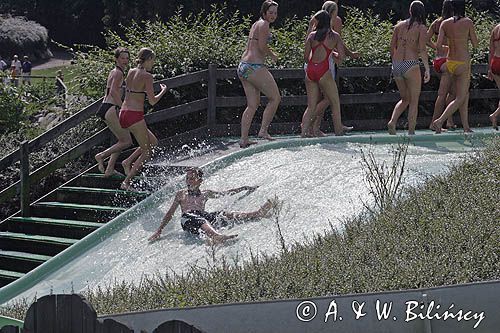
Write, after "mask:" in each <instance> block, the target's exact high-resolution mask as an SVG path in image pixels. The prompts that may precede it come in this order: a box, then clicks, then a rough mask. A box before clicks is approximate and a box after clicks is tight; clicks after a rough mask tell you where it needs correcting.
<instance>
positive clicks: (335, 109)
mask: <svg viewBox="0 0 500 333" xmlns="http://www.w3.org/2000/svg"><path fill="white" fill-rule="evenodd" d="M318 83H319V86H320V88H321V91H323V94H324V95H325V96H326V98H328V101H329V102H330V106H331V108H332V119H333V131H334V132H335V135H344V129H343V125H342V115H341V113H340V99H339V91H338V89H337V84H336V83H335V81H334V80H333V77H332V73H331V72H330V71H328V72H326V73H325V74H324V75H323V76H322V77H321V79H320V80H319V82H318Z"/></svg>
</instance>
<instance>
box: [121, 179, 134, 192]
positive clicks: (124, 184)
mask: <svg viewBox="0 0 500 333" xmlns="http://www.w3.org/2000/svg"><path fill="white" fill-rule="evenodd" d="M120 189H121V190H124V191H130V192H136V189H134V188H133V187H132V185H130V181H128V180H126V179H125V180H124V181H122V183H121V184H120Z"/></svg>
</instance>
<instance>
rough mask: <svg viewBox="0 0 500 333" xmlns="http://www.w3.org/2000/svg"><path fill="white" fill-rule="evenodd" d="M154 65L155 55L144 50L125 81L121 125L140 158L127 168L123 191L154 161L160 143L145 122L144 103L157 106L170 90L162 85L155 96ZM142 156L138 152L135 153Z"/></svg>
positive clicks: (122, 185) (147, 49) (149, 50)
mask: <svg viewBox="0 0 500 333" xmlns="http://www.w3.org/2000/svg"><path fill="white" fill-rule="evenodd" d="M154 61H155V54H154V52H153V51H152V50H151V49H149V48H142V49H141V50H140V51H139V54H138V55H137V60H136V63H137V67H136V68H134V69H131V70H130V71H129V72H128V75H127V78H126V79H125V84H126V89H125V100H124V101H123V104H122V108H121V110H120V125H121V126H122V127H123V128H127V129H128V130H129V131H130V132H131V133H132V134H133V135H134V137H135V139H136V140H137V143H138V144H139V147H140V155H139V154H138V153H137V154H136V155H139V156H138V157H137V159H136V160H135V161H134V162H133V163H132V164H131V165H129V166H128V167H126V165H124V168H125V174H126V175H127V177H126V178H125V180H124V181H123V183H122V184H121V188H122V189H124V190H129V189H130V181H131V180H132V178H133V177H134V176H135V175H136V174H137V172H139V170H140V169H141V168H142V166H143V164H144V163H145V162H146V161H147V160H149V158H150V157H151V150H152V148H153V146H155V145H157V144H158V139H156V137H155V135H154V134H153V133H152V132H151V131H150V130H149V129H148V127H147V126H146V122H145V121H144V99H145V98H146V96H147V97H148V101H149V104H151V105H155V104H156V103H158V101H159V100H160V98H161V97H162V96H163V95H164V94H165V93H166V92H167V86H166V85H164V84H160V89H161V91H160V93H159V94H158V95H156V96H155V94H154V90H153V75H151V73H149V71H151V68H153V64H154ZM136 152H139V150H136Z"/></svg>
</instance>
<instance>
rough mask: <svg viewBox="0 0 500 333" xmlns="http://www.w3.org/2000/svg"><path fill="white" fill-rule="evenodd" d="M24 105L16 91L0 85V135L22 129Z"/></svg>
mask: <svg viewBox="0 0 500 333" xmlns="http://www.w3.org/2000/svg"><path fill="white" fill-rule="evenodd" d="M25 105H26V103H25V102H24V101H23V99H22V93H21V92H20V91H19V90H18V89H16V88H15V87H13V86H10V85H4V84H1V83H0V133H2V134H5V133H8V132H12V131H16V130H18V129H19V128H21V127H22V124H23V122H24V120H25V119H26V117H25V115H24V113H23V110H24V107H25Z"/></svg>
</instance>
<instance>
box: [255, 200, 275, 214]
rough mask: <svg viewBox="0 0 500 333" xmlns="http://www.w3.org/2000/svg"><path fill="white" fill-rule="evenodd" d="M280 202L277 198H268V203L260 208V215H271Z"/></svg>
mask: <svg viewBox="0 0 500 333" xmlns="http://www.w3.org/2000/svg"><path fill="white" fill-rule="evenodd" d="M277 204H278V200H277V199H267V201H266V203H265V204H263V205H262V207H260V208H259V214H258V215H259V217H270V216H271V215H272V214H271V213H272V212H271V210H272V209H273V208H274V207H276V205H277Z"/></svg>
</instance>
